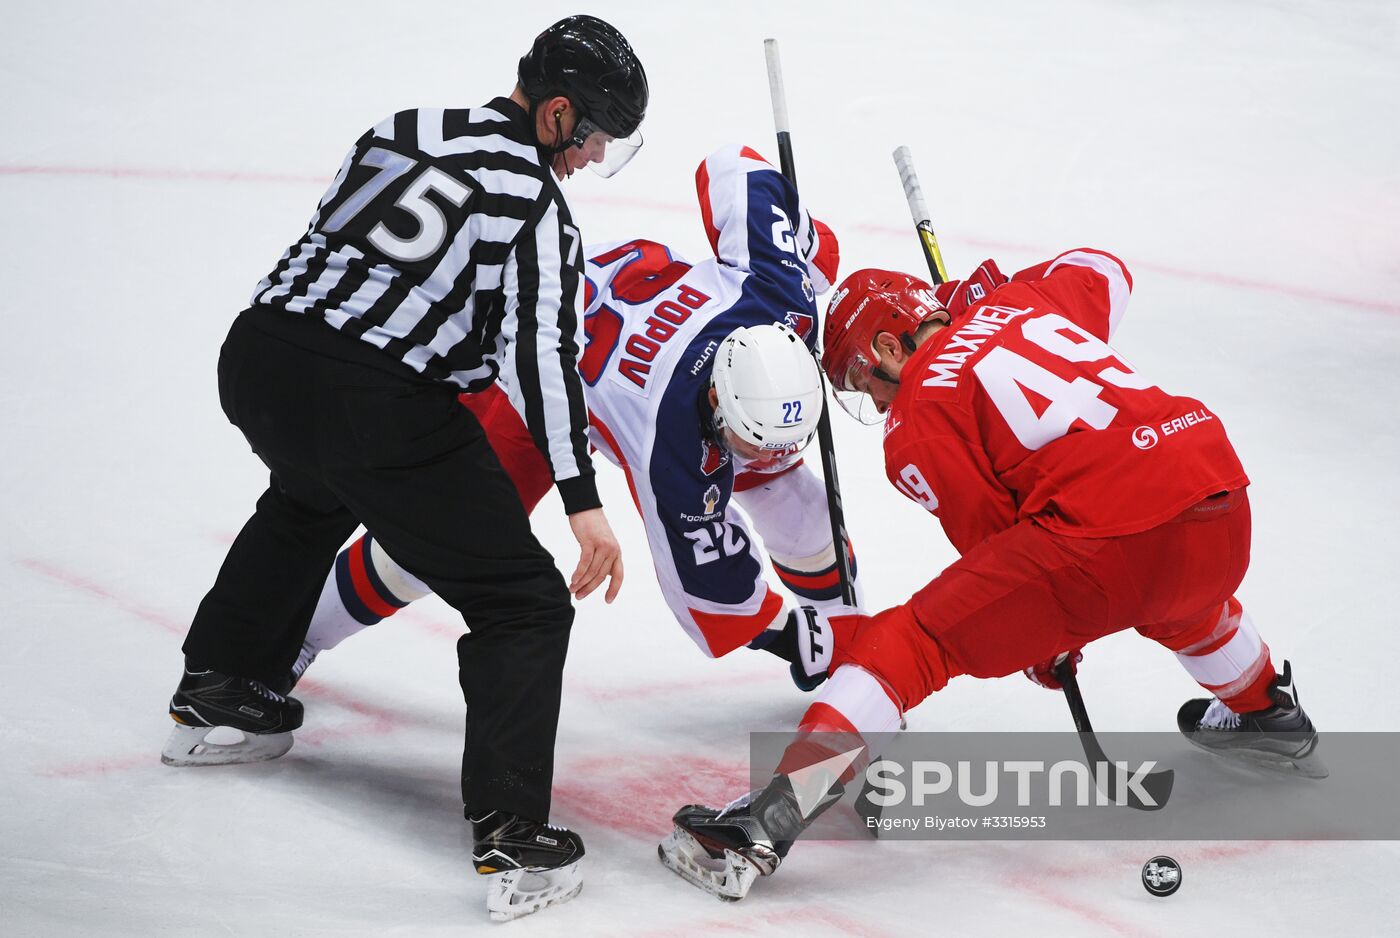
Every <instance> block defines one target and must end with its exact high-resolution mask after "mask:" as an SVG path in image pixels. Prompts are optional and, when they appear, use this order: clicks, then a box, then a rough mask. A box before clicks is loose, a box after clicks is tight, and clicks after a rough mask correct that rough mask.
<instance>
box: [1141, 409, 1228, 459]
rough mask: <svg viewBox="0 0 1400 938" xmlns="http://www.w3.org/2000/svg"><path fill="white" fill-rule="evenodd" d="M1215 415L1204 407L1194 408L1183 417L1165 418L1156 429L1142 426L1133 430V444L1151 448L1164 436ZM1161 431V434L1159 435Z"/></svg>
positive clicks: (1187, 428)
mask: <svg viewBox="0 0 1400 938" xmlns="http://www.w3.org/2000/svg"><path fill="white" fill-rule="evenodd" d="M1214 419H1215V415H1214V414H1212V413H1211V412H1210V411H1208V410H1206V409H1205V408H1204V407H1202V408H1201V409H1200V410H1193V411H1191V413H1189V414H1186V415H1185V416H1183V417H1173V418H1172V419H1170V420H1164V421H1162V422H1161V423H1160V424H1158V425H1157V427H1156V428H1155V429H1154V428H1153V427H1149V426H1141V427H1138V428H1137V429H1136V430H1134V431H1133V445H1134V446H1136V447H1137V448H1138V449H1151V448H1152V447H1154V446H1156V445H1157V443H1158V442H1159V441H1160V440H1161V438H1162V437H1164V436H1171V435H1172V434H1173V433H1180V432H1181V431H1183V430H1189V429H1191V428H1192V427H1194V426H1196V425H1198V424H1202V423H1205V422H1207V421H1209V420H1214ZM1159 433H1160V435H1159Z"/></svg>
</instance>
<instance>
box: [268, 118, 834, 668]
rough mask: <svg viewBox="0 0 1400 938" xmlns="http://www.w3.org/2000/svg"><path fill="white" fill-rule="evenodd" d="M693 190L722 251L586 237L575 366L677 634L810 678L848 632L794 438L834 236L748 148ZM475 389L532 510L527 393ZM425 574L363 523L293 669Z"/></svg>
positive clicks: (809, 432) (810, 420) (808, 408)
mask: <svg viewBox="0 0 1400 938" xmlns="http://www.w3.org/2000/svg"><path fill="white" fill-rule="evenodd" d="M696 189H697V195H698V198H699V207H700V213H701V218H702V220H703V222H704V225H705V230H706V233H707V235H708V237H709V241H710V246H711V249H712V250H713V251H714V257H711V258H708V259H706V260H703V261H701V262H699V263H696V264H691V263H689V262H688V261H686V260H685V259H684V258H682V257H681V256H680V255H679V254H677V253H676V252H675V251H673V250H672V249H671V248H669V247H667V246H665V245H662V244H659V243H657V242H655V241H648V240H645V239H633V240H630V241H621V242H613V243H608V244H603V245H598V246H591V247H589V248H587V249H586V253H587V262H586V264H585V275H586V278H587V282H586V284H585V316H584V329H585V333H586V336H587V344H586V350H585V352H584V354H583V356H582V358H581V359H580V362H579V367H580V372H581V373H582V375H583V379H584V382H585V384H586V385H587V390H586V392H585V393H586V396H587V402H588V408H589V432H590V438H591V440H592V443H593V445H594V446H595V447H596V448H597V449H598V450H599V451H600V452H602V453H603V455H604V456H606V457H607V458H608V459H609V460H610V461H611V462H613V463H614V464H615V465H617V466H619V467H620V468H621V469H622V470H623V471H624V472H625V473H626V474H627V479H628V484H629V488H630V489H631V492H632V495H633V500H634V501H635V503H636V505H637V508H638V510H639V512H640V513H641V515H642V518H643V520H644V522H645V527H646V532H647V540H648V542H649V544H650V548H651V554H652V561H653V564H654V566H655V569H656V574H657V578H658V580H659V581H660V585H661V587H662V592H663V594H664V595H665V597H666V601H667V604H668V605H669V606H670V608H671V611H672V613H673V614H674V616H675V618H676V620H677V621H678V622H679V623H680V625H681V627H682V628H683V629H684V630H685V631H686V633H687V634H688V635H690V637H691V638H692V639H693V640H694V641H695V642H696V644H697V645H698V646H699V647H700V649H701V650H702V651H703V652H704V653H705V654H706V655H708V656H711V657H719V656H722V655H725V654H727V653H729V652H730V651H733V650H734V649H736V648H739V647H741V646H749V647H752V648H755V649H760V648H761V649H765V650H768V651H770V652H772V653H774V654H776V655H778V656H779V657H781V658H783V659H785V660H786V661H787V662H789V666H790V672H791V674H792V678H793V680H794V682H795V683H797V685H798V686H799V687H801V688H803V689H804V690H809V689H811V688H813V687H815V686H817V684H819V683H820V682H821V681H822V680H823V679H824V678H825V676H826V668H827V665H828V664H829V662H830V660H831V649H832V647H833V642H834V641H836V640H839V638H838V637H835V636H832V635H831V629H830V623H829V620H828V618H827V616H826V613H827V612H828V611H830V612H832V613H837V612H842V611H849V607H845V606H844V605H843V603H842V600H841V590H840V582H839V579H838V574H837V565H836V554H835V551H834V550H833V547H832V542H831V528H830V524H829V520H828V517H827V514H826V512H824V511H813V510H811V508H812V506H813V505H825V504H826V496H825V489H824V486H823V483H822V481H821V479H820V478H819V477H818V476H817V474H815V473H814V472H813V471H812V470H811V469H810V468H809V467H807V466H806V465H804V464H803V462H802V459H801V455H800V453H801V450H802V449H803V448H804V447H805V446H806V445H807V443H808V442H809V441H810V440H811V438H812V436H813V435H814V434H815V432H816V426H817V420H818V418H819V416H820V414H821V408H822V406H823V399H822V388H821V378H820V376H819V373H818V371H817V369H816V367H815V364H814V361H813V359H812V356H811V348H812V345H813V343H814V341H815V335H816V323H817V319H816V303H815V299H816V295H817V294H818V293H822V292H825V291H826V290H828V289H829V288H830V286H831V281H832V280H833V279H834V277H835V275H836V267H837V262H838V248H837V242H836V238H835V236H834V235H833V234H832V232H831V230H830V229H829V228H827V227H826V226H825V225H823V224H822V223H821V222H819V221H816V220H815V219H813V218H812V217H811V216H810V215H809V214H808V213H807V212H806V211H805V209H803V208H802V206H801V205H800V204H799V203H798V198H797V194H796V192H795V190H794V189H793V188H792V186H791V185H790V184H789V183H788V182H787V181H786V180H785V179H783V177H782V175H781V174H780V173H779V172H778V171H777V170H776V169H774V168H773V166H771V165H770V164H769V163H768V162H766V161H765V160H764V159H763V158H762V157H761V156H759V155H758V154H757V153H756V152H754V151H753V150H751V149H749V148H747V147H742V148H741V147H739V146H729V147H725V148H722V149H720V150H717V151H716V152H714V153H712V154H711V155H710V156H709V157H707V158H706V159H705V161H704V162H702V163H701V165H700V167H699V169H698V170H697V172H696ZM507 399H508V400H509V406H507ZM464 403H466V404H467V405H468V406H470V407H471V408H472V410H473V411H474V412H475V413H476V414H477V416H478V418H479V419H480V420H481V422H482V424H483V426H484V427H485V429H486V431H487V435H488V437H489V438H490V440H491V443H492V446H493V447H494V448H495V449H496V451H497V454H498V456H499V457H500V459H501V462H502V465H503V466H504V467H505V468H506V470H507V472H508V473H509V474H510V475H511V478H512V479H513V480H514V481H515V483H516V487H517V490H518V491H519V492H520V495H521V499H522V501H523V502H524V503H525V506H526V508H527V510H529V509H533V507H534V505H535V504H536V503H537V502H538V501H539V500H540V499H541V498H542V497H543V496H544V494H545V493H546V492H547V491H548V489H549V485H550V480H549V476H548V474H547V472H545V471H544V468H545V467H544V464H543V460H542V458H541V457H540V456H539V453H538V450H537V449H536V447H535V446H534V444H533V443H532V442H531V440H530V438H529V436H528V434H527V433H526V431H525V428H524V424H523V422H522V421H521V419H520V416H519V408H521V407H523V406H524V402H523V401H522V400H519V399H518V397H517V395H515V394H514V392H513V390H512V389H510V388H501V389H499V390H498V391H496V393H495V396H494V397H493V396H491V395H490V394H477V395H472V396H470V397H469V398H464ZM731 500H732V501H733V502H735V503H737V505H738V507H739V508H740V509H741V510H736V509H735V506H734V505H732V504H731ZM746 514H747V516H748V517H747V518H745V515H746ZM750 522H751V523H752V525H753V527H754V528H756V529H757V532H758V533H759V535H760V536H761V537H762V538H763V542H764V544H765V545H766V547H767V549H768V552H769V555H770V559H771V561H772V566H773V570H774V572H775V573H776V575H777V578H778V580H779V581H780V582H781V583H782V584H783V585H784V586H785V587H786V588H787V589H788V591H789V592H791V593H793V594H794V595H795V596H796V597H797V598H798V599H799V601H800V602H801V603H802V604H803V605H804V606H811V607H814V608H815V609H816V610H817V612H816V613H815V615H813V614H811V613H807V612H803V611H800V610H798V609H790V608H789V606H788V604H787V603H786V602H785V600H784V598H783V596H782V595H781V594H780V593H778V591H777V590H775V589H774V588H773V587H772V586H771V585H770V584H769V583H768V582H767V580H766V578H765V576H764V563H763V560H762V557H761V556H760V553H759V550H758V547H757V544H756V543H755V540H754V537H753V535H752V533H751V532H750ZM847 549H848V550H849V545H847ZM852 569H854V564H853V565H852ZM428 592H429V590H428V588H427V586H426V585H425V584H423V583H422V582H421V581H419V580H418V579H417V578H415V577H414V576H413V575H412V574H411V573H410V572H408V571H406V570H404V569H403V568H402V567H400V566H399V565H398V564H397V563H395V562H394V561H393V559H392V558H390V557H389V556H388V555H387V554H386V553H385V552H384V550H383V548H382V547H380V545H379V544H377V543H375V542H374V541H373V540H372V539H371V538H370V537H369V536H368V535H365V536H364V537H362V538H360V539H359V540H357V541H355V542H354V543H352V544H351V545H350V546H349V547H347V548H346V549H345V550H344V551H342V553H341V555H340V557H339V558H338V559H337V562H336V567H335V569H334V570H333V571H332V573H331V575H330V577H329V578H328V580H327V582H326V585H325V588H324V590H323V592H322V595H321V600H320V603H319V604H318V606H317V609H316V612H315V615H314V616H313V619H312V622H311V624H310V627H309V630H308V634H307V639H306V642H305V644H304V646H303V649H302V654H301V656H300V657H299V658H298V660H297V663H296V665H295V667H294V669H293V679H294V680H295V679H296V678H299V677H300V675H301V673H302V672H303V671H304V670H305V669H306V667H307V666H308V665H309V664H310V662H311V660H312V659H314V657H315V656H316V655H317V654H318V653H319V652H321V651H324V650H326V649H328V648H332V647H334V646H335V645H337V644H339V643H340V642H341V641H343V640H344V639H345V638H346V637H348V636H349V635H351V634H354V633H355V632H357V631H359V630H360V629H363V628H365V627H366V626H367V625H370V624H373V623H375V622H378V621H380V620H382V619H383V618H384V617H385V616H387V615H391V614H392V613H393V612H395V611H397V610H398V609H400V608H402V607H403V606H405V605H407V604H408V603H409V602H411V601H413V600H415V599H418V598H420V597H422V596H425V595H427V593H428ZM799 617H801V618H802V621H801V622H800V623H799V622H798V619H799ZM809 620H810V621H809ZM799 624H800V625H801V627H800V628H799V627H798V626H799Z"/></svg>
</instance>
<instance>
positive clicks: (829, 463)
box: [763, 39, 856, 606]
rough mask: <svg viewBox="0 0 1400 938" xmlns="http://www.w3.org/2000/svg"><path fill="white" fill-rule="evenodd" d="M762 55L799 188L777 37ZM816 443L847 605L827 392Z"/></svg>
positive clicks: (847, 559)
mask: <svg viewBox="0 0 1400 938" xmlns="http://www.w3.org/2000/svg"><path fill="white" fill-rule="evenodd" d="M763 54H764V56H765V57H766V58H767V60H768V91H769V94H770V95H771V96H772V98H773V127H774V129H775V130H777V132H778V165H779V166H780V167H781V168H782V172H783V176H784V177H785V178H786V179H787V181H788V182H790V183H792V187H793V188H794V189H796V188H797V168H796V167H795V166H794V165H793V162H792V134H791V133H790V132H789V131H788V115H787V94H786V93H785V92H784V91H783V66H782V63H781V62H780V61H779V60H778V40H776V39H765V40H763ZM818 361H820V359H818ZM823 383H825V378H823ZM817 446H818V448H819V449H820V450H821V454H822V478H823V480H824V481H825V482H826V510H827V514H828V515H829V516H830V518H831V548H832V552H833V553H835V555H836V575H837V577H838V578H839V579H840V581H841V600H842V602H844V603H845V604H846V605H848V606H854V605H855V604H856V587H855V578H854V577H852V576H851V555H850V554H849V553H847V551H846V512H845V509H844V508H842V505H841V483H840V481H839V480H838V479H837V477H836V441H835V440H834V439H833V438H832V435H831V406H830V404H829V403H828V402H827V395H826V394H825V393H823V394H822V413H821V417H819V418H818V419H817Z"/></svg>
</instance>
